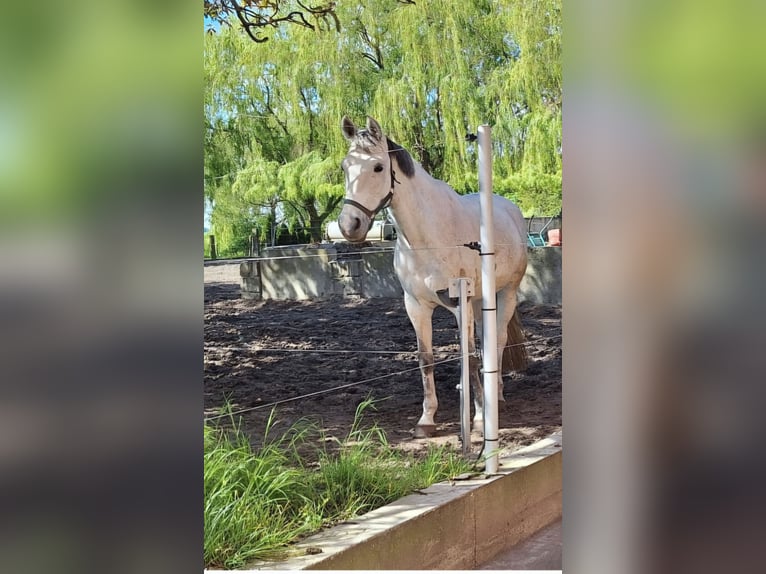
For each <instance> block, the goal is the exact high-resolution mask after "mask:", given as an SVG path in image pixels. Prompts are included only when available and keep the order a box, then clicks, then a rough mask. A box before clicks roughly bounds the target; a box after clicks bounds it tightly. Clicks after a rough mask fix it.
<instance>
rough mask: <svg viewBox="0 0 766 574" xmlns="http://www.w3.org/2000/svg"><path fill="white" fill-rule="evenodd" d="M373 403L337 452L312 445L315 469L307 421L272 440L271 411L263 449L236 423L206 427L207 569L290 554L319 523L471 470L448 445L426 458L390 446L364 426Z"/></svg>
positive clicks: (376, 430)
mask: <svg viewBox="0 0 766 574" xmlns="http://www.w3.org/2000/svg"><path fill="white" fill-rule="evenodd" d="M371 406H372V403H371V401H370V400H366V401H363V402H362V403H361V404H360V405H359V407H358V408H357V413H356V418H355V420H354V424H353V427H352V429H351V430H350V431H349V433H348V435H347V436H346V438H345V439H344V440H340V441H336V442H337V446H338V450H337V452H335V453H332V452H329V451H328V450H326V449H325V448H324V447H314V458H315V459H316V460H317V461H318V463H317V464H316V465H315V466H314V467H309V466H308V465H307V464H306V463H305V461H304V459H303V458H301V457H300V456H299V454H298V452H299V450H301V451H305V450H306V448H307V446H308V438H309V437H310V436H311V435H312V433H313V432H314V429H313V428H312V427H311V426H310V425H308V424H306V423H299V424H296V425H294V426H293V427H291V428H290V429H289V430H288V431H287V432H285V433H284V434H282V435H280V436H278V437H271V436H270V434H271V429H272V423H273V422H274V421H273V416H274V414H273V413H272V418H271V419H270V420H269V423H268V424H267V430H266V433H265V436H264V437H263V439H262V441H261V443H262V444H261V446H260V447H258V448H253V447H252V446H251V445H250V443H249V441H248V439H247V437H246V436H245V434H244V433H243V432H242V431H241V430H240V429H239V428H238V427H237V426H236V425H234V430H230V431H225V430H223V429H222V428H215V427H211V426H208V425H206V426H205V429H204V453H205V454H204V457H205V459H204V460H205V467H204V484H205V502H204V523H205V541H204V557H205V565H206V567H208V568H238V567H242V566H244V565H245V564H246V563H247V562H248V561H251V560H254V559H256V558H266V559H268V558H273V557H278V556H280V555H285V554H286V553H288V550H287V549H286V545H287V544H289V543H290V542H293V541H295V540H297V539H298V538H299V537H301V536H303V535H306V534H308V533H311V532H314V531H317V530H318V529H319V528H321V527H322V526H328V525H332V524H335V523H337V522H339V521H342V520H345V519H348V518H351V517H353V516H357V515H359V514H362V513H365V512H368V511H370V510H373V509H375V508H378V507H380V506H383V505H385V504H388V503H390V502H393V501H395V500H397V499H399V498H401V497H402V496H405V495H407V494H409V493H411V492H412V491H414V490H416V489H421V488H425V487H427V486H429V485H431V484H433V483H434V482H439V481H442V480H446V479H448V478H451V477H454V476H456V475H458V474H461V473H463V472H466V471H467V470H469V469H470V464H469V463H468V462H466V461H465V460H464V459H462V458H460V457H459V455H458V454H457V453H455V452H453V451H450V450H448V449H447V448H445V447H440V448H432V449H430V450H429V451H428V453H427V454H426V456H425V458H423V459H416V458H415V457H414V456H413V455H412V454H406V453H403V452H401V451H398V450H396V449H394V448H392V447H391V446H390V445H389V444H388V441H387V440H386V436H385V433H384V432H383V431H382V429H380V428H379V427H377V426H376V425H372V426H362V424H361V422H362V420H363V419H362V417H363V413H364V411H365V409H368V408H370V407H371ZM325 443H326V440H323V441H320V444H325Z"/></svg>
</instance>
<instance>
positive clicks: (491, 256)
mask: <svg viewBox="0 0 766 574" xmlns="http://www.w3.org/2000/svg"><path fill="white" fill-rule="evenodd" d="M491 134H492V130H491V128H490V127H489V126H488V125H482V126H479V200H480V205H481V306H482V326H483V330H482V347H483V354H484V360H483V364H482V367H483V370H484V456H485V457H486V461H487V462H486V472H487V474H494V473H496V472H497V464H498V461H497V458H498V457H497V449H498V445H499V440H498V426H499V424H498V407H497V400H498V396H497V384H498V381H497V296H496V294H495V230H494V225H493V221H494V220H493V215H492V135H491Z"/></svg>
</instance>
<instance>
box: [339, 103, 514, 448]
mask: <svg viewBox="0 0 766 574" xmlns="http://www.w3.org/2000/svg"><path fill="white" fill-rule="evenodd" d="M341 128H342V130H343V134H344V135H345V137H346V139H348V140H349V141H350V142H351V147H350V149H349V152H348V155H347V156H346V157H345V159H344V160H343V162H342V164H341V166H342V168H343V171H344V172H345V176H346V198H345V201H344V206H343V209H342V211H341V213H340V216H339V218H338V224H339V225H340V229H341V232H342V233H343V235H344V236H345V238H346V239H347V240H349V241H352V242H359V241H364V239H365V236H366V234H367V231H368V230H369V229H370V226H371V225H372V221H373V219H374V217H375V215H376V214H377V213H378V212H379V211H381V210H382V209H385V208H388V209H389V215H390V216H391V219H392V220H393V222H394V226H395V227H396V231H397V240H396V249H395V252H394V268H395V269H396V274H397V276H398V277H399V281H400V282H401V284H402V288H403V290H404V305H405V308H406V309H407V315H408V316H409V318H410V321H411V322H412V326H413V327H414V328H415V333H416V335H417V340H418V358H419V362H420V370H421V374H422V378H423V393H424V398H423V415H422V416H421V417H420V420H419V421H418V423H417V426H416V427H415V436H416V437H419V438H422V437H428V436H433V435H434V433H435V431H436V424H435V422H434V415H435V414H436V409H437V406H438V401H437V398H436V388H435V386H434V366H433V363H434V358H433V346H432V332H433V327H432V322H431V319H432V315H433V310H434V308H436V306H437V305H440V306H442V307H446V308H447V309H449V310H450V311H451V312H452V313H453V314H454V315H455V317H456V318H457V317H459V310H458V309H457V306H456V303H455V301H453V300H451V299H450V298H449V296H448V294H447V292H448V288H449V282H450V279H453V278H456V277H470V278H472V279H473V281H474V289H475V292H476V293H481V257H480V254H479V252H478V251H476V250H474V249H470V248H468V247H466V246H465V245H466V244H469V243H474V242H477V241H478V240H479V220H480V211H479V196H478V194H471V195H463V196H461V195H458V194H457V193H456V192H455V191H454V190H453V189H452V188H451V187H450V186H449V185H447V184H446V183H444V182H443V181H440V180H438V179H435V178H433V177H431V176H430V175H429V174H428V173H426V171H425V170H424V169H423V167H422V166H421V165H420V164H419V163H417V162H416V161H414V160H413V159H412V157H411V156H410V154H409V153H408V152H407V151H406V150H405V149H404V148H402V147H401V146H399V145H398V144H396V143H394V142H393V141H392V140H391V139H389V138H388V137H386V136H385V135H384V134H383V130H382V129H381V127H380V125H378V122H376V121H375V120H374V119H373V118H370V117H368V118H367V126H366V128H364V129H359V130H358V129H357V128H356V126H355V125H354V123H353V122H352V121H351V120H350V119H348V118H347V117H344V118H343V121H342V124H341ZM494 222H495V242H496V245H495V254H496V285H497V339H498V341H497V344H498V363H499V364H498V381H499V385H500V386H499V389H498V391H499V392H498V396H499V397H500V399H501V400H503V399H502V396H503V393H502V391H503V380H502V373H503V366H506V367H510V368H511V369H515V370H522V369H523V368H524V367H525V365H526V349H525V346H524V344H523V342H524V334H523V332H522V330H521V324H520V321H519V318H518V313H517V312H516V291H517V289H518V287H519V283H520V282H521V278H522V277H523V275H524V272H525V271H526V267H527V251H526V231H525V226H524V219H523V217H522V215H521V212H520V211H519V208H518V207H516V205H514V204H513V203H512V202H510V201H508V200H507V199H505V198H503V197H500V196H498V195H495V196H494ZM472 307H473V315H474V320H475V323H476V329H477V330H478V332H479V333H481V332H482V330H481V329H482V327H481V317H482V314H481V298H480V297H474V298H473V299H472ZM473 327H474V325H470V326H469V340H470V341H471V348H470V349H469V352H470V353H471V357H472V358H471V383H472V386H473V388H474V401H475V408H476V411H475V412H476V415H475V416H474V428H475V429H482V428H483V420H482V417H483V412H482V404H483V403H482V398H483V395H482V392H481V389H482V386H481V382H480V380H479V374H478V367H479V364H478V363H479V359H478V358H477V357H475V356H474V355H475V348H474V344H473V340H474V331H473ZM506 344H509V346H508V347H506Z"/></svg>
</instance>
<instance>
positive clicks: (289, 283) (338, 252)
mask: <svg viewBox="0 0 766 574" xmlns="http://www.w3.org/2000/svg"><path fill="white" fill-rule="evenodd" d="M527 256H528V258H529V263H528V265H527V274H526V275H525V277H524V280H523V281H522V283H521V287H520V290H519V300H520V301H529V302H532V303H539V304H553V305H558V304H561V247H539V248H529V249H528V250H527ZM393 257H394V252H393V247H392V246H391V245H390V244H386V243H383V244H378V245H376V246H375V247H368V248H361V249H355V248H351V247H348V246H341V245H338V246H335V245H325V246H321V247H307V246H297V247H281V248H273V249H268V250H265V251H264V253H263V256H262V257H261V258H258V259H248V260H245V261H243V262H242V263H241V265H240V275H241V277H242V296H243V297H246V298H255V299H323V298H326V297H331V296H336V295H340V296H343V297H353V296H356V297H401V295H402V288H401V286H400V285H399V280H398V279H397V277H396V273H395V272H394V266H393Z"/></svg>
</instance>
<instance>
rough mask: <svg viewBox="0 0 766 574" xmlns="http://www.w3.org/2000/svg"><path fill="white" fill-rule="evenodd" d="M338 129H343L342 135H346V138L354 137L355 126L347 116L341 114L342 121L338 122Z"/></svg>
mask: <svg viewBox="0 0 766 574" xmlns="http://www.w3.org/2000/svg"><path fill="white" fill-rule="evenodd" d="M340 129H341V130H343V135H344V136H346V139H347V140H352V139H354V136H355V135H356V126H355V125H354V122H352V121H351V120H350V119H349V117H348V116H343V121H341V122H340Z"/></svg>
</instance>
